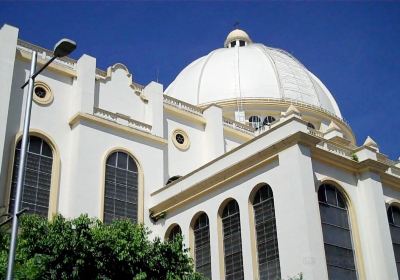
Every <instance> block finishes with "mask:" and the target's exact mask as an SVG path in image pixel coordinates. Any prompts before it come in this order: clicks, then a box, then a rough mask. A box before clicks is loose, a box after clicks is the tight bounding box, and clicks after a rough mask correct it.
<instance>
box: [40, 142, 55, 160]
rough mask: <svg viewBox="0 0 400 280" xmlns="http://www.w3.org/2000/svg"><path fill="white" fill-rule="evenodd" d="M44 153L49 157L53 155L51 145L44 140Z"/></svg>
mask: <svg viewBox="0 0 400 280" xmlns="http://www.w3.org/2000/svg"><path fill="white" fill-rule="evenodd" d="M42 155H44V156H48V157H53V152H52V151H51V148H50V146H49V145H47V143H46V142H44V141H43V145H42Z"/></svg>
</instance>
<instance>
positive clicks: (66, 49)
mask: <svg viewBox="0 0 400 280" xmlns="http://www.w3.org/2000/svg"><path fill="white" fill-rule="evenodd" d="M75 48H76V43H75V42H74V41H72V40H69V39H62V40H60V41H59V42H58V43H57V44H56V45H55V47H54V55H53V57H52V58H51V59H50V60H49V61H48V62H47V63H46V64H44V65H43V66H42V68H40V69H39V70H38V71H37V72H35V71H36V59H37V52H36V51H33V52H32V61H31V69H30V73H29V80H27V81H26V82H25V83H24V84H23V85H22V87H21V88H22V89H24V88H25V86H26V85H29V86H28V96H27V100H26V106H25V117H24V128H23V134H22V143H21V156H20V159H19V169H18V177H17V191H16V195H15V205H14V212H13V214H12V229H11V241H10V250H9V254H8V266H7V280H12V278H13V270H14V261H15V251H16V247H17V239H18V217H19V215H20V214H21V213H20V206H21V198H22V188H23V183H24V179H25V178H24V177H25V164H26V154H27V148H28V139H29V125H30V121H31V109H32V95H33V87H34V83H35V78H36V76H37V75H39V74H40V73H41V72H42V71H43V70H44V69H45V68H46V67H47V66H49V64H50V63H51V62H53V61H54V60H55V59H56V58H59V57H63V56H66V55H68V54H70V53H71V52H72V51H73V50H75Z"/></svg>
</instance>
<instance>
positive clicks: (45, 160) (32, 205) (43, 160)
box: [9, 136, 53, 217]
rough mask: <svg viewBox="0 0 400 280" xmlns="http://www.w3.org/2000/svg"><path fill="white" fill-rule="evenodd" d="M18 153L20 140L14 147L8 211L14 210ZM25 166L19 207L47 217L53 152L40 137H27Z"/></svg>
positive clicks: (19, 151)
mask: <svg viewBox="0 0 400 280" xmlns="http://www.w3.org/2000/svg"><path fill="white" fill-rule="evenodd" d="M20 155H21V141H19V142H18V144H17V147H16V149H15V157H14V168H13V177H12V184H11V194H10V207H9V212H10V213H13V212H14V205H15V195H16V189H17V177H18V169H19V160H20ZM25 167H26V168H25V180H24V184H23V190H22V203H21V209H24V208H27V209H28V211H29V212H30V213H35V214H38V215H41V216H43V217H47V216H48V212H49V199H50V185H51V174H52V167H53V152H52V150H51V148H50V146H49V145H48V144H47V143H46V141H44V140H43V139H42V138H39V137H36V136H30V137H29V144H28V152H27V158H26V165H25Z"/></svg>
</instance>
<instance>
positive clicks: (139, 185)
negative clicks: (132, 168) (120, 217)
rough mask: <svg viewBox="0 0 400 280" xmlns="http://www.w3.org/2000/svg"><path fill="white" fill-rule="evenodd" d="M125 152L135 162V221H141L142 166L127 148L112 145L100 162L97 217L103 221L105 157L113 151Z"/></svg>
mask: <svg viewBox="0 0 400 280" xmlns="http://www.w3.org/2000/svg"><path fill="white" fill-rule="evenodd" d="M118 152H121V153H125V154H127V155H128V156H129V157H130V158H131V159H133V162H134V163H135V165H136V167H137V170H136V173H137V174H136V175H137V201H136V202H137V205H136V222H137V223H143V193H144V178H143V167H142V165H141V164H140V162H139V161H138V160H137V157H136V156H135V155H134V154H133V153H131V152H130V151H129V150H127V149H126V148H124V147H113V148H111V149H109V150H108V151H107V152H106V153H105V154H104V156H103V160H102V162H101V165H102V166H101V168H102V170H103V172H102V180H101V182H102V183H101V184H102V187H101V191H100V207H99V209H100V212H99V219H100V220H101V221H103V222H105V219H104V213H105V203H106V201H105V196H106V172H107V168H106V165H107V159H108V158H109V157H110V156H111V155H112V154H114V153H118Z"/></svg>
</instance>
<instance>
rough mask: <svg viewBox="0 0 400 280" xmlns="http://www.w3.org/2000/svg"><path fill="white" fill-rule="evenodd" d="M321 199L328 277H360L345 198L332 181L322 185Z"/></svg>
mask: <svg viewBox="0 0 400 280" xmlns="http://www.w3.org/2000/svg"><path fill="white" fill-rule="evenodd" d="M318 200H319V211H320V214H321V224H322V233H323V237H324V247H325V256H326V262H327V267H328V275H329V279H341V280H350V279H351V280H353V279H357V272H356V264H355V261H354V249H353V244H352V238H351V227H350V222H349V214H348V209H347V204H346V200H345V199H344V197H343V195H342V194H341V193H340V192H339V191H338V190H337V189H336V188H335V187H334V186H332V185H329V184H323V185H321V186H320V187H319V190H318Z"/></svg>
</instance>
